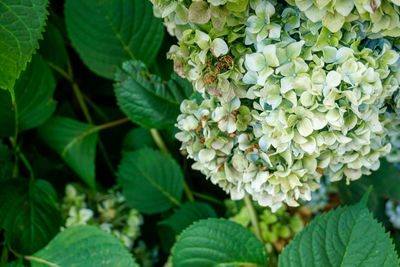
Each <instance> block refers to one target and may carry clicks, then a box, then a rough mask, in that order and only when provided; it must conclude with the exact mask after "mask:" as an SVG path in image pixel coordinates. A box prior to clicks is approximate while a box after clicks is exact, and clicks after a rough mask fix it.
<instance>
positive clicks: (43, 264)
mask: <svg viewBox="0 0 400 267" xmlns="http://www.w3.org/2000/svg"><path fill="white" fill-rule="evenodd" d="M29 259H30V260H31V264H32V267H49V266H54V267H57V266H59V267H69V266H74V267H99V266H112V267H136V266H138V265H137V264H136V263H135V261H134V259H133V258H132V255H131V254H130V253H129V251H128V250H127V249H126V247H124V245H123V244H122V243H121V241H119V240H118V239H116V238H115V237H114V236H112V235H111V234H108V233H106V232H105V231H103V230H100V229H98V228H97V227H95V226H88V225H87V226H75V227H71V228H67V229H66V230H64V231H63V232H61V233H59V234H58V235H57V236H56V237H55V238H54V239H53V240H52V241H51V242H50V243H49V244H48V245H47V246H46V247H45V248H43V249H42V250H40V251H39V252H37V253H35V255H34V256H33V257H30V258H29Z"/></svg>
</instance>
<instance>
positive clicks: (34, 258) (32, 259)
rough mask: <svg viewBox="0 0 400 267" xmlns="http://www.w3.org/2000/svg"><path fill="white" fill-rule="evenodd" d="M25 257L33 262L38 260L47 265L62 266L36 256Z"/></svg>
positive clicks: (52, 266)
mask: <svg viewBox="0 0 400 267" xmlns="http://www.w3.org/2000/svg"><path fill="white" fill-rule="evenodd" d="M24 259H25V260H27V261H33V262H38V263H43V264H46V265H47V266H51V267H61V266H60V265H58V264H55V263H52V262H49V261H46V260H45V259H41V258H38V257H35V256H24Z"/></svg>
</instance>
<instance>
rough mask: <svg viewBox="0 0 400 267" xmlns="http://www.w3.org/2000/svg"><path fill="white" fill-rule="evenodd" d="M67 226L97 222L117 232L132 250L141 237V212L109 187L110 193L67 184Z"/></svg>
mask: <svg viewBox="0 0 400 267" xmlns="http://www.w3.org/2000/svg"><path fill="white" fill-rule="evenodd" d="M62 210H63V213H64V217H65V227H67V228H68V227H71V226H75V225H85V224H91V225H97V226H99V227H100V228H101V229H103V230H104V231H106V232H108V233H110V234H112V235H114V236H115V237H116V238H118V239H119V240H121V241H122V243H123V244H124V245H125V246H126V247H128V248H129V249H132V248H133V244H134V242H135V240H136V239H137V238H138V237H139V236H140V226H141V225H142V224H143V217H142V215H141V214H140V213H139V212H138V211H137V210H135V209H129V208H128V207H127V206H126V204H125V199H124V197H123V196H122V195H121V194H120V193H118V192H114V191H113V190H110V191H109V192H108V193H107V194H101V193H99V192H92V191H90V190H84V189H83V188H81V187H79V186H74V185H72V184H68V185H67V186H66V188H65V197H64V201H63V204H62Z"/></svg>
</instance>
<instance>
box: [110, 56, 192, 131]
mask: <svg viewBox="0 0 400 267" xmlns="http://www.w3.org/2000/svg"><path fill="white" fill-rule="evenodd" d="M115 93H116V97H117V102H118V105H119V107H120V108H121V110H122V111H123V112H124V113H125V114H126V115H127V116H128V117H129V118H130V119H131V120H132V121H133V122H135V123H137V124H139V125H141V126H143V127H146V128H157V129H162V128H167V127H170V126H172V125H174V123H175V121H176V118H177V116H178V114H179V105H180V103H181V102H182V100H184V99H186V98H188V97H189V96H190V95H191V93H192V86H191V84H190V83H189V82H188V81H186V80H183V79H182V78H180V77H178V75H176V74H173V75H172V76H171V79H170V80H169V81H168V82H164V81H162V80H161V79H160V78H159V77H157V76H155V75H151V74H148V73H147V71H146V67H145V65H144V64H143V63H141V62H138V61H127V62H124V64H123V65H122V69H119V70H118V72H117V74H116V84H115Z"/></svg>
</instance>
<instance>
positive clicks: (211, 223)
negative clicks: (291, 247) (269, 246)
mask: <svg viewBox="0 0 400 267" xmlns="http://www.w3.org/2000/svg"><path fill="white" fill-rule="evenodd" d="M172 263H173V265H174V266H175V267H181V266H182V267H184V266H191V267H197V266H198V267H202V266H267V252H266V251H265V248H264V245H263V244H262V243H261V241H260V240H258V239H257V237H256V236H255V235H254V234H253V233H251V232H250V231H249V230H248V229H246V228H244V227H243V226H241V225H239V224H237V223H234V222H232V221H229V220H226V219H207V220H200V221H198V222H195V223H194V224H192V225H191V226H189V227H188V228H187V229H185V230H184V231H183V232H182V233H181V235H180V237H179V239H178V241H177V243H176V244H175V246H174V248H173V250H172Z"/></svg>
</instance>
